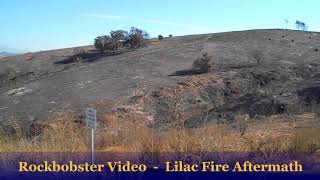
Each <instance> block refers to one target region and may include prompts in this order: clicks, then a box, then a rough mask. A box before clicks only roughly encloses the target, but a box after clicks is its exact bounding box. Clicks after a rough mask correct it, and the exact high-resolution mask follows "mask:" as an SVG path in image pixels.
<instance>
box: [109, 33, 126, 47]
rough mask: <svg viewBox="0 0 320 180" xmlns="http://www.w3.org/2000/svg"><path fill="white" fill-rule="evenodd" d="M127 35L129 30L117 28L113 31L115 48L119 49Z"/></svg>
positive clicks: (111, 34) (112, 36)
mask: <svg viewBox="0 0 320 180" xmlns="http://www.w3.org/2000/svg"><path fill="white" fill-rule="evenodd" d="M126 35H127V31H124V30H116V31H111V32H110V36H111V38H112V40H113V42H114V44H115V50H118V48H120V47H121V46H122V44H123V42H124V41H125V37H126Z"/></svg>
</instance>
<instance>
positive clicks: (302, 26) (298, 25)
mask: <svg viewBox="0 0 320 180" xmlns="http://www.w3.org/2000/svg"><path fill="white" fill-rule="evenodd" d="M295 25H296V28H297V29H298V30H302V31H306V30H307V29H308V26H307V24H306V23H305V22H302V21H298V20H296V22H295Z"/></svg>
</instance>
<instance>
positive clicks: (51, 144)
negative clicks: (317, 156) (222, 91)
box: [0, 115, 320, 157]
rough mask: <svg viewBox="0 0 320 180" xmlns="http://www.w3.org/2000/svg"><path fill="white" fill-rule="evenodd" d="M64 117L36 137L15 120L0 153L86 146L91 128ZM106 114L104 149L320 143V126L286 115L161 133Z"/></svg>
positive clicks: (101, 136)
mask: <svg viewBox="0 0 320 180" xmlns="http://www.w3.org/2000/svg"><path fill="white" fill-rule="evenodd" d="M65 117H66V116H65V115H63V116H57V117H55V119H54V120H53V121H52V124H50V126H47V127H45V128H43V129H41V133H40V134H38V135H35V136H32V137H28V136H26V135H25V134H24V133H23V132H22V131H21V130H20V129H19V128H18V126H17V125H16V124H14V123H13V126H14V127H15V128H16V130H15V131H16V132H15V133H14V134H12V135H7V134H5V133H1V136H0V152H85V151H87V150H88V144H89V140H88V137H89V135H88V133H89V131H88V129H87V128H86V127H84V124H83V123H79V122H75V119H74V117H72V116H71V118H70V116H67V117H69V118H68V119H65ZM106 118H107V119H105V120H104V122H107V123H106V124H108V127H103V128H98V129H97V131H96V147H97V151H100V152H109V151H113V152H138V153H146V154H150V153H165V152H172V153H182V154H183V153H189V152H198V153H202V152H253V153H256V154H259V155H261V156H264V157H265V156H269V155H272V154H275V153H299V152H302V153H314V152H315V151H317V150H318V149H319V148H320V138H319V137H320V127H319V126H316V125H315V126H312V125H311V126H310V125H308V126H306V127H304V126H299V128H297V125H296V122H295V123H291V122H290V121H291V120H286V119H285V120H277V121H274V120H272V121H268V120H265V123H264V125H260V124H261V123H260V124H259V125H256V124H255V123H256V122H253V123H251V124H249V125H248V130H247V132H246V133H245V134H244V135H243V134H240V132H239V131H238V130H237V127H235V126H234V125H233V124H216V123H211V124H210V123H209V124H206V125H205V126H203V127H199V128H194V129H190V128H183V127H179V128H178V127H170V128H168V129H167V130H165V131H161V132H158V131H155V130H154V129H152V128H150V127H148V126H147V125H145V124H142V123H141V122H138V121H129V120H124V119H116V120H115V119H114V118H112V117H111V118H110V116H106ZM308 123H310V122H308ZM275 127H276V128H275Z"/></svg>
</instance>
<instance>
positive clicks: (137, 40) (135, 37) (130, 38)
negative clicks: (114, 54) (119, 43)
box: [124, 27, 149, 49]
mask: <svg viewBox="0 0 320 180" xmlns="http://www.w3.org/2000/svg"><path fill="white" fill-rule="evenodd" d="M147 39H149V34H148V33H147V32H146V31H143V30H141V29H138V28H135V27H132V28H131V29H130V31H129V32H128V33H127V35H126V37H125V41H124V45H125V46H126V47H128V48H130V49H137V48H140V47H144V46H146V45H147Z"/></svg>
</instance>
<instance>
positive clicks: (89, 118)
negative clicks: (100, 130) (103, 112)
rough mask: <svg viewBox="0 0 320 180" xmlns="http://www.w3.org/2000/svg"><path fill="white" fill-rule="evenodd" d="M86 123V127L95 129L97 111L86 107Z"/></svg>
mask: <svg viewBox="0 0 320 180" xmlns="http://www.w3.org/2000/svg"><path fill="white" fill-rule="evenodd" d="M86 125H87V127H88V128H91V129H96V126H97V111H96V110H95V109H93V108H87V109H86Z"/></svg>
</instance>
